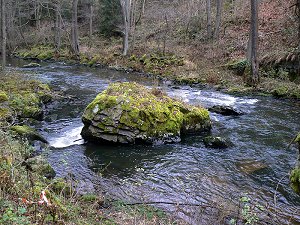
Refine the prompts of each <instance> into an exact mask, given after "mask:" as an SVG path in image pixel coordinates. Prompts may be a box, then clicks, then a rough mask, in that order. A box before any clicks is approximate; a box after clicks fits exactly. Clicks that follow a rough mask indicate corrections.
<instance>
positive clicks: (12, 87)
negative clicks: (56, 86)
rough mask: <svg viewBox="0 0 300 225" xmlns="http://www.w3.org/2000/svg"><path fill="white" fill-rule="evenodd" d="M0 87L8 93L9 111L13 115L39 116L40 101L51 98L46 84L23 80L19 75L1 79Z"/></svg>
mask: <svg viewBox="0 0 300 225" xmlns="http://www.w3.org/2000/svg"><path fill="white" fill-rule="evenodd" d="M0 89H2V90H3V92H7V93H9V97H8V96H7V99H8V106H9V108H10V111H14V112H15V113H14V114H16V115H15V116H20V117H31V118H41V116H42V113H43V111H42V103H48V102H49V101H51V100H52V93H51V91H50V88H49V86H48V85H47V84H42V83H41V82H40V81H35V80H24V79H23V78H20V77H19V76H9V77H6V78H5V79H3V82H2V83H1V84H0ZM0 103H1V102H0Z"/></svg>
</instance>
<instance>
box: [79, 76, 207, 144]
mask: <svg viewBox="0 0 300 225" xmlns="http://www.w3.org/2000/svg"><path fill="white" fill-rule="evenodd" d="M82 121H83V123H84V127H83V129H82V132H81V135H82V136H83V138H84V139H87V140H94V141H98V142H113V143H126V144H129V143H167V142H177V141H180V136H181V135H182V134H186V133H195V132H201V131H205V130H209V129H210V127H211V122H210V118H209V113H208V111H207V110H206V109H204V108H202V107H195V106H190V105H187V104H185V103H182V102H180V101H177V100H174V99H171V98H170V97H168V96H166V95H165V94H163V93H162V92H161V91H159V90H157V89H153V90H150V89H147V88H146V87H144V86H142V85H139V84H137V83H129V82H125V83H114V84H111V85H110V86H109V87H108V88H107V89H106V90H105V91H103V92H102V93H100V94H99V95H98V96H97V97H96V98H95V99H94V100H93V101H92V102H91V103H90V104H89V105H88V106H87V108H86V109H85V111H84V114H83V116H82Z"/></svg>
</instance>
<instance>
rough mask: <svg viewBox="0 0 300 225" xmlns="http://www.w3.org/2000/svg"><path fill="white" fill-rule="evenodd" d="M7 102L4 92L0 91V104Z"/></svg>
mask: <svg viewBox="0 0 300 225" xmlns="http://www.w3.org/2000/svg"><path fill="white" fill-rule="evenodd" d="M6 101H8V96H7V94H6V92H5V91H0V103H2V102H6Z"/></svg>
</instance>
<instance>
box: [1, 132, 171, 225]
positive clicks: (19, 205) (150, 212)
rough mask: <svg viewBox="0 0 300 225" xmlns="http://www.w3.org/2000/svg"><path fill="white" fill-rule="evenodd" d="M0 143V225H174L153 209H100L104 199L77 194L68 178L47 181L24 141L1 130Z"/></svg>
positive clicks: (119, 205)
mask: <svg viewBox="0 0 300 225" xmlns="http://www.w3.org/2000/svg"><path fill="white" fill-rule="evenodd" d="M0 143H1V145H0V194H1V199H0V224H19V225H24V224H107V225H108V224H109V225H113V224H124V221H127V224H133V223H134V221H138V222H139V223H142V224H157V223H159V224H173V221H174V219H172V218H170V217H169V216H167V215H166V214H165V213H164V212H163V211H161V210H159V209H156V208H153V207H148V206H144V205H139V206H127V205H126V203H124V202H122V203H120V202H119V201H117V202H115V203H113V204H112V205H111V204H110V203H109V202H107V203H105V204H109V205H110V207H109V209H105V208H101V206H102V205H103V204H104V198H103V196H98V195H96V194H93V193H89V194H84V195H80V194H79V193H76V191H75V189H76V182H74V181H68V179H62V178H56V179H47V178H46V177H47V176H46V177H45V172H47V171H44V170H42V169H41V167H40V164H41V163H40V162H41V161H40V160H41V158H42V156H39V158H40V159H38V163H36V164H34V163H33V162H32V161H36V159H35V158H30V157H31V154H32V153H33V151H34V149H33V148H32V147H31V146H30V145H29V144H28V143H27V142H26V141H20V140H17V139H16V138H15V137H14V136H13V135H12V134H11V133H9V132H5V131H2V130H0ZM28 157H29V159H28V160H27V158H28ZM45 165H48V169H49V168H51V167H50V165H49V164H45ZM36 166H39V167H36ZM51 169H52V168H51ZM43 192H44V193H45V196H46V199H47V201H48V203H46V200H45V199H43V198H42V197H41V194H42V193H43Z"/></svg>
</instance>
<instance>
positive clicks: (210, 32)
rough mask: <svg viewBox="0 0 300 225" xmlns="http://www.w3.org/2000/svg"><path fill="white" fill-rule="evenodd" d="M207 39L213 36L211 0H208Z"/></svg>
mask: <svg viewBox="0 0 300 225" xmlns="http://www.w3.org/2000/svg"><path fill="white" fill-rule="evenodd" d="M206 19H207V39H209V40H210V39H211V37H212V29H211V0H206Z"/></svg>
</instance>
